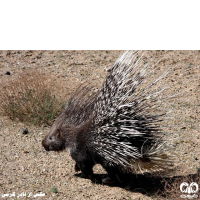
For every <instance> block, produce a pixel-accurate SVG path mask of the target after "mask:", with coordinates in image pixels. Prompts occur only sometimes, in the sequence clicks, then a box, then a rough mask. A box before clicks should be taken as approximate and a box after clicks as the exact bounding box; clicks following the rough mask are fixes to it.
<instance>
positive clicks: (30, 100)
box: [0, 70, 65, 125]
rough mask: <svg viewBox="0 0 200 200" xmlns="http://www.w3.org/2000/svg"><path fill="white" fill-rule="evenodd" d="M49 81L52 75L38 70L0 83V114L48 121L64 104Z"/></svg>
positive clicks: (56, 114) (27, 119) (46, 122)
mask: <svg viewBox="0 0 200 200" xmlns="http://www.w3.org/2000/svg"><path fill="white" fill-rule="evenodd" d="M52 85H53V83H52V79H48V76H47V75H45V74H44V73H41V72H39V71H38V70H30V71H26V72H23V73H21V74H19V76H18V77H16V78H11V79H9V80H7V81H4V82H3V83H1V86H0V91H1V92H0V110H1V114H2V115H5V116H8V117H10V118H11V119H12V120H14V119H18V120H19V121H21V122H25V123H27V122H28V123H31V124H34V125H41V124H47V125H49V124H50V123H51V122H52V120H53V119H55V118H56V117H57V116H58V114H59V113H60V112H61V110H62V109H63V108H64V104H65V103H64V102H63V101H62V100H60V99H58V98H56V96H55V94H54V92H53V87H52ZM54 87H55V86H54ZM58 89H59V88H58Z"/></svg>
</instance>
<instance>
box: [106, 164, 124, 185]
mask: <svg viewBox="0 0 200 200" xmlns="http://www.w3.org/2000/svg"><path fill="white" fill-rule="evenodd" d="M102 166H103V168H104V169H105V170H106V171H107V173H108V176H107V177H106V178H104V179H103V180H102V182H103V183H105V184H114V183H118V182H119V180H118V174H119V173H120V172H119V170H118V169H116V168H112V167H110V166H108V165H105V164H104V165H102Z"/></svg>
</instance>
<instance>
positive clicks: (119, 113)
mask: <svg viewBox="0 0 200 200" xmlns="http://www.w3.org/2000/svg"><path fill="white" fill-rule="evenodd" d="M141 60H142V56H140V54H139V53H138V52H132V51H131V52H125V53H124V54H123V55H122V56H120V57H119V59H118V60H117V61H116V63H115V64H114V66H113V68H111V70H110V72H109V74H108V76H107V78H106V80H105V81H104V83H103V86H102V88H101V89H100V90H99V92H98V93H96V94H91V90H90V88H88V87H80V88H79V89H78V90H77V91H76V92H75V93H74V95H73V96H72V97H71V99H70V100H69V102H68V105H67V106H66V108H65V110H64V111H63V113H62V114H61V115H60V116H59V117H58V118H57V119H56V120H55V122H54V124H53V126H52V127H51V130H50V132H49V134H47V136H46V137H45V138H44V140H43V141H42V144H43V146H44V148H45V149H46V150H54V151H60V150H64V149H66V148H69V149H70V152H71V150H74V151H75V149H76V145H79V144H78V143H77V141H78V140H77V138H78V137H79V136H80V135H82V136H83V137H82V140H81V141H82V143H81V144H80V145H86V143H87V142H88V138H89V137H87V133H88V132H89V134H90V135H91V136H92V137H91V138H92V141H91V140H90V142H88V144H90V145H89V147H88V148H89V151H90V150H91V149H92V151H93V152H95V157H94V158H92V159H93V160H94V161H95V163H98V162H99V163H100V164H102V166H103V167H104V168H105V169H106V170H107V171H112V169H116V168H118V169H120V170H121V171H124V172H133V173H138V172H140V171H141V172H144V171H149V172H152V171H155V170H159V169H165V168H168V167H170V166H171V160H170V159H169V157H168V156H167V151H168V150H167V149H168V148H167V146H166V145H165V144H166V143H165V142H163V140H162V139H160V138H162V130H161V129H160V127H159V123H160V121H162V117H163V114H162V113H161V114H160V113H159V112H157V110H162V107H161V106H162V99H159V100H157V99H158V98H157V96H159V94H160V93H161V92H162V89H160V90H152V88H154V85H156V84H157V83H158V82H159V81H160V79H162V77H163V75H161V76H160V75H159V76H158V77H157V78H155V77H154V75H155V74H157V69H154V70H153V69H150V71H148V69H149V68H148V63H147V64H142V65H141ZM147 74H148V76H146V75H147ZM160 108H161V109H160ZM88 124H89V125H88ZM84 131H86V132H87V133H86V132H85V133H84ZM86 146H87V145H86ZM92 151H91V152H92ZM91 155H94V154H93V153H91ZM96 157H98V160H95V158H96Z"/></svg>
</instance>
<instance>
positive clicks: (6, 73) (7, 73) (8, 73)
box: [3, 71, 11, 75]
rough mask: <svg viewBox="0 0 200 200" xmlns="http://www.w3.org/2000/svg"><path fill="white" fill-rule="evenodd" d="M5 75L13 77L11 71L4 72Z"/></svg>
mask: <svg viewBox="0 0 200 200" xmlns="http://www.w3.org/2000/svg"><path fill="white" fill-rule="evenodd" d="M3 73H4V75H11V73H10V72H9V71H4V72H3Z"/></svg>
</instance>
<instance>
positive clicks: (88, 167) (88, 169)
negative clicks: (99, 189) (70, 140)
mask: <svg viewBox="0 0 200 200" xmlns="http://www.w3.org/2000/svg"><path fill="white" fill-rule="evenodd" d="M93 166H94V164H93V163H92V162H89V161H83V160H81V161H76V164H75V171H76V170H78V171H80V170H81V172H82V173H83V174H84V175H85V176H86V177H87V178H89V179H90V180H91V181H92V182H95V181H96V179H95V177H94V173H93V169H92V168H93ZM76 172H77V171H76Z"/></svg>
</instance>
